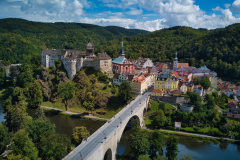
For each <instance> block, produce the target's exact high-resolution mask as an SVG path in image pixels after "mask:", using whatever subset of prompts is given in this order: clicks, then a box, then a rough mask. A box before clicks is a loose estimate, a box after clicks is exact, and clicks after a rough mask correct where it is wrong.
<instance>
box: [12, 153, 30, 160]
mask: <svg viewBox="0 0 240 160" xmlns="http://www.w3.org/2000/svg"><path fill="white" fill-rule="evenodd" d="M7 160H30V159H29V158H28V157H23V158H22V155H21V154H19V155H16V156H15V155H14V154H10V155H8V156H7Z"/></svg>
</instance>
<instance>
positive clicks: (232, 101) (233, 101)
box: [228, 99, 237, 105]
mask: <svg viewBox="0 0 240 160" xmlns="http://www.w3.org/2000/svg"><path fill="white" fill-rule="evenodd" d="M228 103H234V104H236V105H237V101H235V100H233V99H231V100H228Z"/></svg>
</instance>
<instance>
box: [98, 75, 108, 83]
mask: <svg viewBox="0 0 240 160" xmlns="http://www.w3.org/2000/svg"><path fill="white" fill-rule="evenodd" d="M107 79H108V77H107V75H105V74H101V75H100V76H99V77H98V80H99V81H104V82H105V81H106V80H107Z"/></svg>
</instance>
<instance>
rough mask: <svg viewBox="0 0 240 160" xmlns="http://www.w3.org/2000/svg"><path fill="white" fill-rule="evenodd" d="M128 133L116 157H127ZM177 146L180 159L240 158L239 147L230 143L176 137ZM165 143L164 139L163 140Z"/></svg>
mask: <svg viewBox="0 0 240 160" xmlns="http://www.w3.org/2000/svg"><path fill="white" fill-rule="evenodd" d="M128 135H129V131H125V132H124V133H123V138H122V139H121V141H120V142H119V144H118V148H117V154H118V155H128V154H129V152H130V148H129V146H128V145H127V144H128V140H127V139H125V137H128ZM178 139H179V144H178V150H179V151H180V152H179V153H178V156H177V158H178V159H179V158H182V155H189V156H190V157H192V158H193V159H195V160H225V159H229V155H231V156H230V157H231V159H239V157H240V146H239V145H236V144H232V143H221V144H212V143H209V142H207V141H204V140H197V139H194V138H191V137H178ZM163 140H164V141H166V138H164V139H163ZM163 153H164V155H165V154H166V145H163Z"/></svg>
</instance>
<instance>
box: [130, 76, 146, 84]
mask: <svg viewBox="0 0 240 160" xmlns="http://www.w3.org/2000/svg"><path fill="white" fill-rule="evenodd" d="M145 81H146V80H145V78H144V77H143V76H140V77H136V78H134V79H133V80H132V82H137V83H143V82H145Z"/></svg>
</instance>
